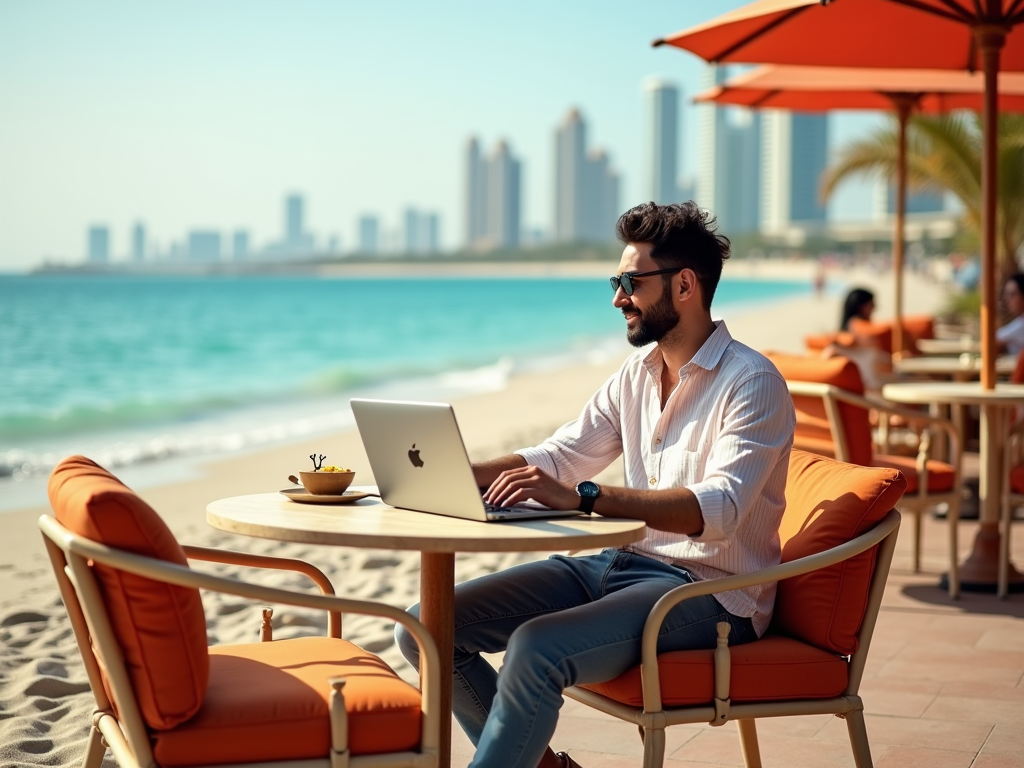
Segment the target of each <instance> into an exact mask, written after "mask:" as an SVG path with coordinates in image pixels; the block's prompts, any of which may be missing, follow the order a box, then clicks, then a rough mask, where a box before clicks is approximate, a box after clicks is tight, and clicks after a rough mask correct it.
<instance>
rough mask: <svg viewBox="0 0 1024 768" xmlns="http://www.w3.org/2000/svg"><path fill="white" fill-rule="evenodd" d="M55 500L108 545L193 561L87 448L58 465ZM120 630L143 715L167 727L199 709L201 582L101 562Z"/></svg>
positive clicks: (62, 516)
mask: <svg viewBox="0 0 1024 768" xmlns="http://www.w3.org/2000/svg"><path fill="white" fill-rule="evenodd" d="M49 494H50V505H51V506H52V507H53V510H54V512H55V513H56V516H57V520H58V521H59V522H60V523H61V524H62V525H63V526H64V527H65V528H68V529H69V530H71V531H73V532H74V533H77V534H79V535H80V536H84V537H86V538H88V539H92V540H93V541H98V542H101V543H103V544H106V545H107V546H110V547H113V548H116V549H121V550H125V551H127V552H133V553H135V554H139V555H145V556H147V557H154V558H159V559H161V560H167V561H168V562H172V563H177V564H178V565H187V564H188V563H187V561H186V559H185V553H184V552H183V551H182V549H181V546H180V545H179V544H178V542H177V540H176V539H175V538H174V535H173V534H172V533H171V531H170V529H168V527H167V525H166V524H165V523H164V521H163V520H161V519H160V516H159V515H157V513H156V512H154V511H153V509H152V508H151V507H150V506H149V505H148V504H146V502H144V501H143V500H142V499H140V498H139V497H138V496H136V495H135V493H134V492H132V491H131V490H130V489H128V488H127V487H126V486H125V485H124V484H122V483H121V481H120V480H118V479H117V478H116V477H114V476H113V475H111V474H110V473H109V472H107V471H106V470H105V469H103V468H102V467H100V466H99V465H97V464H96V463H95V462H93V461H91V460H90V459H87V458H85V457H84V456H71V457H69V458H67V459H64V460H63V461H62V462H61V463H60V464H58V465H57V467H56V469H54V470H53V474H52V475H51V476H50V484H49ZM93 569H94V570H93V572H94V573H95V575H96V578H97V580H98V582H99V586H100V590H101V592H102V595H103V601H104V603H105V606H106V609H107V614H108V616H109V618H110V623H111V625H112V626H113V630H114V635H115V636H116V638H117V641H118V643H119V644H120V646H121V649H122V651H123V653H124V660H125V665H126V667H127V668H128V675H129V677H130V678H131V681H132V687H133V688H134V690H135V695H136V698H137V699H138V702H139V708H140V710H141V711H142V717H143V719H144V720H145V721H146V723H147V724H148V725H149V726H150V727H151V728H156V729H166V728H172V727H174V726H175V725H178V724H179V723H181V722H183V721H185V720H187V719H188V718H190V717H192V715H194V714H195V713H196V712H197V711H198V710H199V706H200V705H201V704H202V702H203V697H204V695H205V693H206V685H207V680H208V678H209V674H210V659H209V655H208V651H207V638H206V618H205V616H204V614H203V604H202V601H201V600H200V597H199V590H196V589H186V588H184V587H176V586H172V585H170V584H163V583H161V582H156V581H153V580H152V579H146V578H143V577H141V576H136V575H133V574H130V573H125V572H124V571H119V570H116V569H114V568H110V567H109V566H104V565H99V564H97V565H95V566H94V567H93Z"/></svg>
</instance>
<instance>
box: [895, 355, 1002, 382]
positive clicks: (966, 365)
mask: <svg viewBox="0 0 1024 768" xmlns="http://www.w3.org/2000/svg"><path fill="white" fill-rule="evenodd" d="M1016 365H1017V358H1016V357H1015V356H1014V355H1003V356H1002V357H999V358H998V359H997V360H996V373H998V374H1003V375H1005V376H1009V375H1010V374H1011V373H1013V369H1014V367H1015V366H1016ZM892 368H893V370H894V371H896V373H902V374H916V375H923V376H941V377H943V378H949V379H952V380H953V381H970V380H971V379H976V378H978V377H979V376H980V375H981V358H980V357H977V356H975V355H970V356H969V357H967V358H960V357H942V356H931V355H925V356H921V357H904V358H903V359H902V360H893V361H892Z"/></svg>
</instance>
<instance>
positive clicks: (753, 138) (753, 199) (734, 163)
mask: <svg viewBox="0 0 1024 768" xmlns="http://www.w3.org/2000/svg"><path fill="white" fill-rule="evenodd" d="M725 135H726V145H725V148H726V152H725V157H724V158H723V160H724V165H725V174H724V178H725V187H724V190H723V192H724V194H723V195H722V196H723V197H724V199H723V200H722V201H721V205H722V207H721V209H720V210H718V211H715V213H716V215H718V217H719V222H718V223H719V225H720V226H721V227H722V229H723V230H724V231H726V232H727V233H729V234H739V233H741V232H755V231H757V229H758V226H759V224H760V219H761V210H760V208H761V114H760V112H757V111H754V110H749V109H740V108H736V109H733V110H730V114H728V115H727V118H726V127H725Z"/></svg>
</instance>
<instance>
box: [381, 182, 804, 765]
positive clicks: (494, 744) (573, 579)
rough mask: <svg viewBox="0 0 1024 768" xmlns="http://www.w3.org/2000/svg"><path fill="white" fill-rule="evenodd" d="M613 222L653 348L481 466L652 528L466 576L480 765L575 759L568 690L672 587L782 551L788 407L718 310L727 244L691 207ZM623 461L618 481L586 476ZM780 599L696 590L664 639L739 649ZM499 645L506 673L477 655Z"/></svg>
mask: <svg viewBox="0 0 1024 768" xmlns="http://www.w3.org/2000/svg"><path fill="white" fill-rule="evenodd" d="M616 230H617V235H618V237H619V239H620V240H621V241H622V242H623V243H624V244H625V249H624V250H623V252H622V258H621V260H620V262H619V269H618V274H617V275H616V276H615V277H612V278H611V283H612V288H613V289H614V291H615V295H614V298H613V301H612V303H613V305H614V306H615V307H616V308H618V309H619V310H620V311H621V312H622V314H623V316H624V318H625V321H626V338H627V339H628V341H629V342H630V343H631V344H632V345H633V346H636V347H644V346H647V345H648V344H651V343H653V344H654V347H653V349H650V350H649V351H647V350H641V351H638V352H636V353H634V354H633V355H631V356H630V357H629V358H628V359H627V360H626V362H625V363H624V364H623V365H622V367H621V368H620V369H619V370H618V372H616V373H615V374H613V375H612V376H611V378H609V379H608V381H607V382H605V384H604V385H603V386H602V387H601V388H600V389H599V390H598V391H597V392H596V393H595V394H594V396H593V397H592V398H591V399H590V401H589V402H588V403H587V404H586V405H585V406H584V408H583V412H582V413H581V414H580V416H579V418H578V419H576V420H575V421H572V422H569V423H568V424H566V425H565V426H563V427H561V428H560V429H558V430H557V431H556V432H555V434H554V435H552V436H551V437H550V438H548V439H547V440H546V441H544V442H543V443H541V444H540V445H538V446H536V447H533V448H526V449H523V450H520V451H517V452H516V453H514V454H511V455H509V456H504V457H501V458H498V459H494V460H491V461H486V462H483V463H479V464H474V466H473V469H474V472H475V474H476V479H477V482H478V484H479V485H480V486H481V487H487V489H488V490H487V491H486V494H485V497H486V499H487V500H488V501H490V502H492V503H495V504H501V505H511V504H515V503H516V502H520V501H524V500H526V499H528V498H532V499H535V500H536V501H539V502H541V503H542V504H545V505H547V506H548V507H551V508H553V509H579V510H581V511H583V512H586V513H590V512H595V513H598V514H601V515H606V516H609V517H626V518H633V519H639V520H643V521H644V522H646V524H647V537H646V538H644V539H643V540H641V541H640V542H638V543H636V544H632V545H629V546H626V547H621V548H618V549H608V550H605V551H603V552H601V553H600V554H596V555H588V556H581V557H565V556H562V555H554V556H552V557H550V558H548V559H546V560H542V561H539V562H535V563H527V564H524V565H520V566H517V567H514V568H510V569H508V570H506V571H501V572H498V573H494V574H490V575H487V576H483V577H481V578H478V579H473V580H471V581H468V582H465V583H463V584H460V585H458V586H457V587H456V591H455V658H454V670H455V681H454V691H453V709H454V712H455V717H456V718H457V720H458V722H459V724H460V725H461V726H462V728H463V729H464V730H465V732H466V734H467V735H468V736H469V738H470V740H471V741H472V742H473V744H475V745H476V747H477V749H476V754H475V756H474V758H473V761H472V763H471V764H470V765H471V768H534V766H543V767H544V768H563V767H568V768H571V766H576V765H577V764H576V762H575V761H574V760H572V758H570V757H569V756H568V755H567V754H565V753H564V752H562V753H558V754H555V753H554V752H553V751H552V750H551V749H550V748H549V747H548V744H549V742H550V739H551V737H552V735H553V734H554V731H555V725H556V722H557V719H558V710H559V708H560V706H561V704H562V691H563V690H564V689H565V688H567V687H569V686H572V685H577V684H580V683H596V682H601V681H606V680H610V679H612V678H614V677H616V676H618V675H620V674H622V673H623V672H625V671H626V670H628V669H629V668H630V667H633V666H635V665H637V664H639V662H640V637H641V634H642V631H643V626H644V621H645V619H646V618H647V614H648V612H649V611H650V609H651V608H652V606H653V605H654V603H655V602H657V600H658V599H659V598H660V597H661V596H662V595H664V594H665V593H666V592H668V591H669V590H671V589H674V588H675V587H678V586H680V585H682V584H687V583H690V582H693V581H696V580H699V579H708V578H715V577H720V576H725V575H729V574H735V573H747V572H750V571H754V570H758V569H760V568H766V567H768V566H771V565H775V564H777V563H778V562H779V561H780V544H779V533H778V529H779V523H780V520H781V517H782V512H783V510H784V507H785V485H786V473H787V469H788V466H789V453H790V449H791V447H792V443H793V428H794V426H795V416H794V412H793V405H792V400H791V399H790V396H789V392H788V390H787V388H786V383H785V381H784V380H783V378H782V376H781V375H780V374H779V372H778V371H777V370H776V369H775V367H774V366H773V365H772V364H771V362H769V361H768V360H767V359H766V358H765V357H764V356H762V355H760V354H759V353H757V352H755V351H754V350H752V349H750V348H749V347H746V346H744V345H743V344H740V343H739V342H738V341H735V340H734V339H733V338H732V337H731V336H730V335H729V331H728V330H727V328H726V326H725V323H724V322H723V321H713V320H712V319H711V301H712V299H713V298H714V294H715V289H716V287H717V286H718V282H719V279H720V277H721V274H722V266H723V262H724V260H725V259H727V258H728V256H729V240H728V239H727V238H726V237H724V236H723V235H721V234H718V233H717V231H716V227H715V221H714V219H713V218H712V217H710V216H709V215H708V214H707V213H706V212H704V211H701V210H700V209H699V208H698V207H697V206H696V205H695V204H694V203H692V202H688V203H682V204H674V205H656V204H654V203H648V204H645V205H640V206H637V207H635V208H633V209H631V210H629V211H627V212H626V213H624V214H623V215H622V217H621V218H620V219H619V221H618V224H617V226H616ZM620 456H622V457H623V461H624V467H625V481H626V485H625V487H607V486H605V487H599V486H598V485H597V484H596V483H594V482H593V481H592V480H590V479H589V478H591V477H593V476H594V475H596V474H597V473H598V472H600V471H601V470H603V469H605V468H606V467H608V466H609V465H610V464H611V463H612V462H613V461H615V460H616V459H617V458H619V457H620ZM774 599H775V585H774V584H766V585H760V586H757V587H752V588H749V589H744V590H736V591H733V592H727V593H723V594H721V595H717V596H706V597H698V598H693V599H690V600H686V601H684V602H683V603H682V604H680V605H678V606H676V608H674V609H673V610H672V612H671V613H670V614H669V616H668V619H667V620H666V622H665V624H664V626H663V628H662V632H661V636H660V639H659V643H658V651H659V653H661V652H665V651H672V650H687V649H699V648H714V647H715V643H716V639H717V628H716V625H717V624H718V622H720V621H726V622H728V623H729V624H730V626H731V630H730V636H729V642H730V643H731V644H739V643H745V642H749V641H752V640H754V639H756V638H757V637H758V636H760V635H761V634H762V633H763V632H764V631H765V629H766V628H767V626H768V623H769V620H770V618H771V613H772V607H773V604H774ZM410 610H411V611H412V613H414V614H415V615H418V606H414V607H413V608H411V609H410ZM397 638H398V643H399V647H400V648H401V650H402V653H403V654H404V655H405V657H406V658H407V659H409V661H410V662H412V664H413V665H414V666H418V659H417V651H416V644H415V643H414V642H412V640H411V638H409V636H408V635H407V634H406V633H404V632H403V631H402V630H401V629H399V630H398V631H397ZM499 651H505V657H504V663H503V665H502V669H501V673H500V674H498V673H497V672H496V671H495V670H494V668H493V667H492V666H491V665H490V664H489V663H488V662H487V661H486V660H484V659H483V658H482V657H481V655H480V654H481V653H494V652H499Z"/></svg>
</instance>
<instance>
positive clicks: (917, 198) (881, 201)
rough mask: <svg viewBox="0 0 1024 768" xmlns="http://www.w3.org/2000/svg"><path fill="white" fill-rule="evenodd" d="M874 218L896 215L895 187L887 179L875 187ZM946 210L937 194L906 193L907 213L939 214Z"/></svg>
mask: <svg viewBox="0 0 1024 768" xmlns="http://www.w3.org/2000/svg"><path fill="white" fill-rule="evenodd" d="M873 202H874V205H873V206H872V207H873V208H874V218H875V219H887V218H888V217H889V216H892V215H894V214H895V213H896V186H895V185H894V184H893V183H892V181H891V180H889V179H884V180H883V179H880V180H879V181H878V182H877V183H876V185H875V193H874V201H873ZM944 210H946V201H945V200H944V199H943V196H942V195H941V194H940V193H937V192H910V191H909V190H908V192H907V208H906V212H907V213H940V212H941V211H944Z"/></svg>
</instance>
